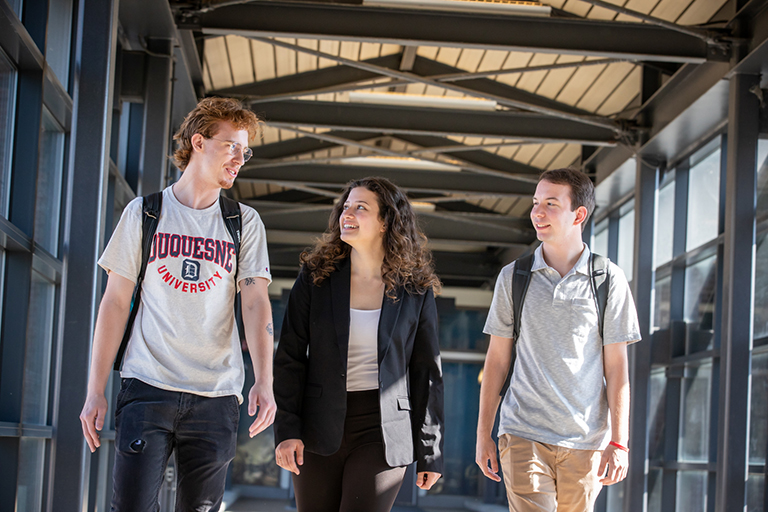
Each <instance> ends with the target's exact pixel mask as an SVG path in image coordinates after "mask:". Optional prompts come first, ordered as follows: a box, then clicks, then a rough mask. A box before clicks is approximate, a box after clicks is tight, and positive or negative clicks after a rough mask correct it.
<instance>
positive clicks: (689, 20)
mask: <svg viewBox="0 0 768 512" xmlns="http://www.w3.org/2000/svg"><path fill="white" fill-rule="evenodd" d="M725 3H726V0H696V1H695V2H693V4H691V6H690V7H688V9H687V10H686V11H685V12H684V13H683V14H682V16H680V18H679V19H678V20H677V22H678V23H680V24H681V25H697V24H699V23H706V22H707V21H709V20H710V19H712V16H713V15H714V14H715V13H717V11H718V10H720V8H721V7H722V6H723V5H724V4H725Z"/></svg>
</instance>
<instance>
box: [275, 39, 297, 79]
mask: <svg viewBox="0 0 768 512" xmlns="http://www.w3.org/2000/svg"><path fill="white" fill-rule="evenodd" d="M277 40H278V41H283V42H286V43H290V44H296V40H295V39H287V38H277ZM275 63H276V64H277V76H278V77H281V76H286V75H293V74H296V52H295V51H293V50H289V49H288V48H282V47H280V46H275Z"/></svg>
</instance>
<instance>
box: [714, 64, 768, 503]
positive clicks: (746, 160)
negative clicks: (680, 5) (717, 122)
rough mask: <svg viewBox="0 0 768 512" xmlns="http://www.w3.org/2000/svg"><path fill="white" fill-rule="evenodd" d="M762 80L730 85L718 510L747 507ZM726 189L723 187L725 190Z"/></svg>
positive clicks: (735, 80)
mask: <svg viewBox="0 0 768 512" xmlns="http://www.w3.org/2000/svg"><path fill="white" fill-rule="evenodd" d="M759 84H760V76H759V75H742V74H736V75H734V76H732V77H731V79H730V87H729V88H730V94H729V107H728V111H729V115H728V146H727V151H728V154H727V157H726V158H727V162H728V165H727V171H726V172H727V175H726V182H725V184H724V185H725V187H726V199H725V229H724V236H725V240H724V244H723V247H724V258H723V293H724V296H723V316H722V323H721V326H722V336H721V346H720V407H719V409H720V411H721V414H720V417H719V423H718V453H717V497H716V500H717V501H716V503H715V510H717V511H726V510H737V509H738V510H742V509H744V508H745V507H746V485H745V483H746V480H747V463H748V450H749V382H750V375H751V371H750V368H751V359H752V358H751V355H752V352H751V351H752V314H753V311H754V309H753V308H754V304H753V293H752V289H753V279H752V277H753V276H752V274H753V270H754V262H755V254H754V244H755V197H756V189H757V184H756V181H757V172H756V169H757V167H756V164H757V162H756V160H757V139H758V134H759V130H758V126H759V121H758V118H759V111H760V104H759V101H758V99H757V96H755V95H754V94H752V92H750V89H751V88H753V87H755V86H758V87H759ZM721 186H723V185H722V184H721Z"/></svg>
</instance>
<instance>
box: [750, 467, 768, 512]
mask: <svg viewBox="0 0 768 512" xmlns="http://www.w3.org/2000/svg"><path fill="white" fill-rule="evenodd" d="M764 504H765V475H757V474H751V475H749V476H748V477H747V512H764V508H763V505H764Z"/></svg>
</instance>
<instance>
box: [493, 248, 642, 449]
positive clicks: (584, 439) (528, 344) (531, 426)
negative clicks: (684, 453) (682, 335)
mask: <svg viewBox="0 0 768 512" xmlns="http://www.w3.org/2000/svg"><path fill="white" fill-rule="evenodd" d="M534 254H535V256H534V262H533V267H532V272H531V281H530V284H529V286H528V292H527V294H526V297H525V302H524V304H523V311H522V323H521V324H520V340H519V342H517V361H516V363H515V369H514V372H513V374H512V380H511V382H510V386H509V389H508V390H507V393H506V395H505V396H504V400H503V402H502V405H501V418H500V422H499V435H501V434H513V435H515V436H518V437H522V438H525V439H529V440H531V441H537V442H541V443H547V444H552V445H557V446H563V447H566V448H575V449H581V450H598V449H601V448H602V447H603V445H604V443H605V441H606V436H607V435H608V433H609V431H610V425H609V422H608V416H609V414H608V400H607V398H606V393H605V381H604V371H603V345H609V344H611V343H623V342H628V343H632V342H635V341H638V340H640V329H639V326H638V322H637V312H636V311H635V304H634V301H633V300H632V294H631V292H630V290H629V285H628V284H627V279H626V277H624V273H623V272H622V271H621V269H620V268H619V267H617V266H616V265H614V264H613V263H611V264H610V265H611V282H610V288H609V290H608V303H607V304H606V310H605V320H604V326H603V331H604V333H603V334H604V337H605V338H604V339H600V334H599V332H598V331H599V329H598V325H597V308H596V305H595V300H594V297H593V294H592V288H591V285H590V277H589V248H588V247H587V246H586V244H585V245H584V251H583V252H582V254H581V257H580V258H579V261H578V262H577V263H576V265H575V266H574V267H573V268H572V269H571V271H570V272H569V273H568V274H566V275H565V276H563V277H562V279H561V278H560V275H559V274H558V273H557V271H556V270H555V269H553V268H552V267H549V266H548V265H547V264H546V262H545V261H544V258H543V256H542V249H541V246H539V247H538V248H537V249H536V252H535V253H534ZM513 275H514V262H513V263H511V264H509V265H507V266H506V267H504V268H503V269H502V270H501V273H500V274H499V277H498V279H497V281H496V288H495V290H494V294H493V302H492V304H491V309H490V311H489V313H488V319H487V320H486V323H485V328H484V329H483V332H484V333H486V334H491V335H494V336H500V337H503V338H512V337H513V332H514V331H513V325H514V321H515V319H513V318H512V316H513V309H512V276H513Z"/></svg>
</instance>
